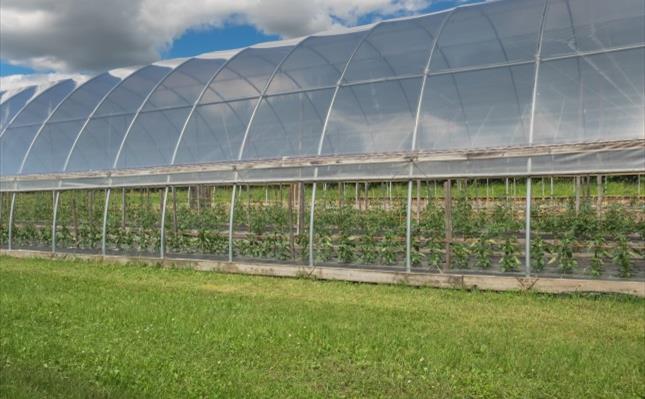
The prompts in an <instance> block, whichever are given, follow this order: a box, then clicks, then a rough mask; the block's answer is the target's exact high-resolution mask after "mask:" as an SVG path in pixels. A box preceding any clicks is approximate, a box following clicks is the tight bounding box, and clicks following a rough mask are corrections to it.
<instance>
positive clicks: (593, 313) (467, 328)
mask: <svg viewBox="0 0 645 399" xmlns="http://www.w3.org/2000/svg"><path fill="white" fill-rule="evenodd" d="M0 323H1V329H0V340H1V341H0V352H1V353H0V397H7V398H21V397H27V398H31V397H48V398H50V397H61V398H68V397H92V398H97V397H114V398H127V397H134V398H144V397H266V398H283V397H324V398H327V397H385V398H390V397H432V398H441V397H446V398H452V397H522V398H524V397H540V398H544V397H547V398H551V397H562V398H587V397H615V398H630V397H633V398H641V397H643V396H645V300H643V299H635V298H628V297H620V296H548V295H538V294H520V293H491V292H465V291H452V290H438V289H419V288H410V287H402V286H376V285H365V284H350V283H342V282H320V281H312V280H304V279H300V280H298V279H278V278H267V277H249V276H237V275H225V274H215V273H204V272H194V271H188V270H168V269H159V268H153V267H143V266H114V265H105V264H96V263H85V262H71V261H49V260H19V259H13V258H8V257H0Z"/></svg>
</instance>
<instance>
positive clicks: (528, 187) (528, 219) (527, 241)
mask: <svg viewBox="0 0 645 399" xmlns="http://www.w3.org/2000/svg"><path fill="white" fill-rule="evenodd" d="M525 216H526V231H525V243H524V252H525V254H526V256H525V257H524V260H525V269H526V277H530V276H531V178H530V177H527V178H526V215H525Z"/></svg>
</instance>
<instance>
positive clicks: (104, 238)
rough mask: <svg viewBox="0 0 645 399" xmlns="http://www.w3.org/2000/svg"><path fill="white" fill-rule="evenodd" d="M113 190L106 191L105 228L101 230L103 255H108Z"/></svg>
mask: <svg viewBox="0 0 645 399" xmlns="http://www.w3.org/2000/svg"><path fill="white" fill-rule="evenodd" d="M111 192H112V189H109V188H108V189H107V190H105V207H104V208H103V226H102V228H101V255H103V256H105V255H106V253H107V219H108V212H109V210H110V193H111Z"/></svg>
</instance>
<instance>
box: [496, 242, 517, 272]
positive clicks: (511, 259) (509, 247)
mask: <svg viewBox="0 0 645 399" xmlns="http://www.w3.org/2000/svg"><path fill="white" fill-rule="evenodd" d="M502 252H503V254H502V257H501V258H500V260H499V265H500V267H501V268H502V270H503V271H505V272H514V271H517V270H518V269H519V266H520V259H519V258H518V255H517V252H518V251H517V241H516V240H515V239H513V238H510V237H508V238H506V240H504V244H503V245H502Z"/></svg>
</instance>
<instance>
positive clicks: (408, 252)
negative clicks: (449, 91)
mask: <svg viewBox="0 0 645 399" xmlns="http://www.w3.org/2000/svg"><path fill="white" fill-rule="evenodd" d="M454 13H455V9H453V10H451V11H449V13H448V14H447V15H446V16H445V17H444V18H443V20H441V25H440V26H439V29H438V30H437V34H436V35H435V37H434V42H433V43H432V47H431V48H430V53H429V54H428V62H427V63H426V66H425V70H424V73H423V80H422V81H421V89H420V91H419V101H418V102H417V113H416V115H415V119H414V130H413V132H412V144H411V150H412V152H414V151H415V150H416V149H417V137H418V135H419V121H420V119H421V110H422V107H423V96H424V94H425V91H426V86H427V83H428V72H429V71H430V64H431V63H432V56H433V55H434V53H435V51H436V50H437V47H438V46H439V38H440V37H441V34H442V33H443V29H444V28H445V26H446V24H447V23H448V21H449V20H450V19H451V18H452V16H453V15H454ZM455 88H456V84H455ZM459 98H460V99H461V96H459ZM460 103H461V100H460ZM461 108H462V111H463V104H461ZM413 173H414V163H413V162H410V177H412V175H413ZM418 206H419V204H418V203H417V207H418ZM405 270H406V271H408V272H410V271H411V270H412V180H411V179H410V180H409V181H408V198H407V208H406V213H405Z"/></svg>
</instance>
